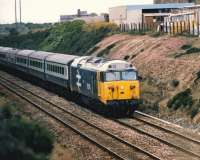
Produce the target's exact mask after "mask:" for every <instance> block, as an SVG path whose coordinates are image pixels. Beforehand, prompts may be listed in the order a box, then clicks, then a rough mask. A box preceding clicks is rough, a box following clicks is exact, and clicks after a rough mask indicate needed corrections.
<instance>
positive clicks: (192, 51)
mask: <svg viewBox="0 0 200 160" xmlns="http://www.w3.org/2000/svg"><path fill="white" fill-rule="evenodd" d="M198 52H200V48H196V47H192V48H189V49H188V50H187V51H186V52H185V53H186V54H192V53H198Z"/></svg>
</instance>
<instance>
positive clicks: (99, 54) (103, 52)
mask: <svg viewBox="0 0 200 160" xmlns="http://www.w3.org/2000/svg"><path fill="white" fill-rule="evenodd" d="M114 47H115V44H111V45H109V46H107V47H106V48H105V49H103V50H102V51H100V52H99V53H98V54H97V57H103V56H104V55H108V54H109V52H110V50H111V49H112V48H114Z"/></svg>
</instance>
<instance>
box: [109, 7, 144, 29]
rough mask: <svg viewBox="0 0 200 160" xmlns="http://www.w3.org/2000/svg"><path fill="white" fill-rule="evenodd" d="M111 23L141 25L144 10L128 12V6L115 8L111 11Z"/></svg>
mask: <svg viewBox="0 0 200 160" xmlns="http://www.w3.org/2000/svg"><path fill="white" fill-rule="evenodd" d="M109 16H110V17H109V18H110V22H113V23H116V24H118V25H119V24H122V23H126V24H130V23H141V22H142V10H141V9H135V10H127V7H126V6H123V7H113V8H110V9H109Z"/></svg>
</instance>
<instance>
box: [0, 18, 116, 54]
mask: <svg viewBox="0 0 200 160" xmlns="http://www.w3.org/2000/svg"><path fill="white" fill-rule="evenodd" d="M30 26H32V24H30ZM118 30H119V29H118V27H117V25H115V24H112V23H107V22H102V23H90V24H86V23H85V22H84V21H80V20H77V21H73V22H66V23H57V24H55V25H53V26H51V28H48V29H46V30H40V31H37V32H34V33H33V32H29V33H28V34H25V35H11V36H7V37H0V46H8V47H15V48H22V49H25V48H26V49H34V50H45V51H49V52H60V53H67V54H75V55H85V54H86V53H87V51H88V50H89V49H90V48H92V47H93V46H95V45H96V44H97V43H98V42H100V41H101V40H102V39H103V38H105V37H106V36H107V35H108V34H110V33H112V32H116V31H118ZM90 53H91V52H90ZM90 53H88V54H90Z"/></svg>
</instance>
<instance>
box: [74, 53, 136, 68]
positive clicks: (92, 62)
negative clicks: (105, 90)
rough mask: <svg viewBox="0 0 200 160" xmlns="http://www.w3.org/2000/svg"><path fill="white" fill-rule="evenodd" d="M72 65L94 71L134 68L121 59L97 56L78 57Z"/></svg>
mask: <svg viewBox="0 0 200 160" xmlns="http://www.w3.org/2000/svg"><path fill="white" fill-rule="evenodd" d="M72 66H73V67H80V68H84V69H88V70H95V71H109V70H128V69H134V70H136V68H135V67H133V66H132V65H131V64H130V63H128V62H126V61H122V60H109V59H105V58H99V57H89V56H86V57H80V58H77V59H75V60H74V62H73V63H72Z"/></svg>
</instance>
